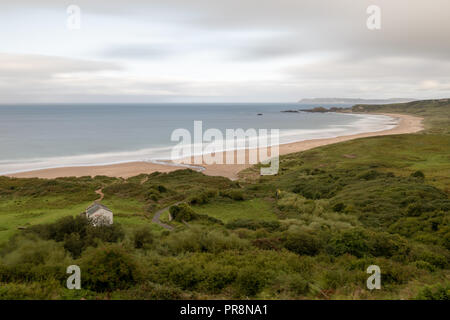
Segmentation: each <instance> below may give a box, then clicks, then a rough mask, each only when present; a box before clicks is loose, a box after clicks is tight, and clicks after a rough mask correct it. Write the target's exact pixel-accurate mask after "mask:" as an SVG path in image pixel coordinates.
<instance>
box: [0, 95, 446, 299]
mask: <svg viewBox="0 0 450 320" xmlns="http://www.w3.org/2000/svg"><path fill="white" fill-rule="evenodd" d="M353 110H354V111H357V112H372V111H373V112H392V113H393V112H397V113H409V114H415V115H420V116H423V117H424V118H425V124H426V130H425V131H424V132H421V133H418V134H407V135H395V136H380V137H372V138H363V139H357V140H352V141H348V142H344V143H339V144H334V145H329V146H324V147H320V148H316V149H312V150H308V151H305V152H300V153H295V154H289V155H285V156H283V157H281V159H280V172H279V174H278V175H276V176H264V177H258V176H257V175H255V174H254V172H255V171H256V170H258V168H257V166H256V167H254V168H250V169H248V170H246V171H245V172H243V173H242V179H241V180H240V181H230V180H228V179H226V178H222V177H209V176H205V175H203V174H201V173H198V172H194V171H192V170H179V171H175V172H171V173H155V174H151V175H140V176H137V177H133V178H130V179H126V180H124V179H114V178H107V177H95V178H89V177H84V178H65V179H56V180H41V179H10V178H5V177H0V299H8V298H10V299H11V298H14V299H17V298H22V299H49V298H52V299H55V298H57V299H58V298H59V299H80V298H86V299H106V298H117V299H192V298H197V299H230V298H241V299H247V298H251V299H253V298H256V299H441V300H442V299H449V296H450V280H449V279H450V272H449V261H450V251H449V250H450V223H449V222H450V216H449V212H450V199H449V195H450V190H449V186H450V147H449V146H450V134H449V131H448V128H449V125H448V124H449V123H450V103H449V101H448V100H439V101H422V102H414V103H408V104H398V105H397V104H394V105H386V106H355V107H354V108H353ZM255 176H256V178H255ZM99 188H102V190H103V192H104V194H105V198H104V200H103V201H102V203H104V204H105V205H107V206H109V207H110V208H111V209H112V210H113V211H114V213H115V217H114V219H115V220H114V221H115V223H114V225H113V226H112V227H97V228H94V227H92V226H91V225H90V224H89V223H86V221H84V220H83V219H81V218H76V219H73V218H70V217H72V216H78V214H79V213H80V212H81V211H83V210H84V209H85V208H86V207H87V206H88V205H89V204H90V203H92V202H93V201H94V200H95V199H97V198H98V194H96V193H95V190H98V189H99ZM175 203H181V204H179V205H177V206H174V204H175ZM169 207H172V208H171V209H170V210H172V211H171V212H172V213H173V215H174V217H175V220H174V221H171V222H169V221H168V211H166V212H165V213H164V214H163V215H162V217H161V219H162V220H163V221H165V222H167V223H170V224H171V225H172V226H173V227H174V230H171V231H169V230H165V229H163V228H161V227H159V226H158V225H156V224H155V223H152V222H151V218H152V217H153V215H154V213H155V212H156V211H158V210H160V209H162V208H169ZM175 207H176V208H175ZM61 218H62V219H61ZM19 227H25V228H20V230H19ZM70 264H77V265H80V266H81V268H82V270H83V275H84V278H83V290H81V291H77V292H73V291H69V290H67V289H65V287H64V284H65V280H66V274H65V268H66V267H67V265H70ZM371 264H376V265H378V266H380V268H381V273H382V289H381V290H375V291H369V290H367V288H366V279H367V276H368V275H367V273H366V268H367V267H368V266H369V265H371ZM98 270H103V271H101V272H100V271H98Z"/></svg>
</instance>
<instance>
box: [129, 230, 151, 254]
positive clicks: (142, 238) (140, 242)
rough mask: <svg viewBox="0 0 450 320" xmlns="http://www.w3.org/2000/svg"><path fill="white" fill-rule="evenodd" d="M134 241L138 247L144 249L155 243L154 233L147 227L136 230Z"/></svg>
mask: <svg viewBox="0 0 450 320" xmlns="http://www.w3.org/2000/svg"><path fill="white" fill-rule="evenodd" d="M133 243H134V247H135V248H136V249H142V248H145V247H146V246H148V245H150V244H152V243H153V234H152V233H151V232H150V230H149V229H148V228H147V227H143V228H141V229H138V230H136V231H135V232H134V236H133Z"/></svg>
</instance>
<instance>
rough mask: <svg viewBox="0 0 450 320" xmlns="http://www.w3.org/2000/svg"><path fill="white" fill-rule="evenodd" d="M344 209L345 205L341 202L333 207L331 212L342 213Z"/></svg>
mask: <svg viewBox="0 0 450 320" xmlns="http://www.w3.org/2000/svg"><path fill="white" fill-rule="evenodd" d="M344 209H345V204H343V203H342V202H338V203H336V204H335V205H334V206H333V211H336V212H342V211H344Z"/></svg>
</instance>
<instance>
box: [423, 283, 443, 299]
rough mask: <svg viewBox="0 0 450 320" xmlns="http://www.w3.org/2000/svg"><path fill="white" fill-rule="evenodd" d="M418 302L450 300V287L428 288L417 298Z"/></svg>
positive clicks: (438, 285) (437, 286)
mask: <svg viewBox="0 0 450 320" xmlns="http://www.w3.org/2000/svg"><path fill="white" fill-rule="evenodd" d="M416 299H417V300H450V285H448V284H446V285H442V284H437V285H434V286H426V287H424V288H423V289H422V290H420V292H419V293H418V294H417V296H416Z"/></svg>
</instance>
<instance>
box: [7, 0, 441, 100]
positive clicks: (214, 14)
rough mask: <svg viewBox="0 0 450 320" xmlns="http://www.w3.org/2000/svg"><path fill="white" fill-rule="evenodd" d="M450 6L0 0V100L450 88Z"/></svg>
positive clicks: (398, 92)
mask: <svg viewBox="0 0 450 320" xmlns="http://www.w3.org/2000/svg"><path fill="white" fill-rule="evenodd" d="M71 5H76V6H78V7H79V8H80V10H81V11H80V25H79V26H80V28H79V29H73V28H69V27H68V21H69V22H73V21H74V20H73V17H74V16H73V14H72V11H71V12H69V13H68V12H67V9H68V7H69V6H71ZM370 5H376V6H378V7H379V8H380V12H381V14H380V29H375V30H370V29H369V28H368V27H367V24H366V22H367V20H368V18H369V16H370V14H368V13H367V8H368V7H369V6H370ZM449 12H450V1H448V0H430V1H424V0H311V1H310V0H239V1H238V0H226V1H225V0H146V1H139V0H126V1H123V0H117V1H107V0H68V1H66V0H7V1H6V0H2V1H1V2H0V104H9V103H60V102H64V103H89V102H90V103H97V102H98V103H112V102H120V103H125V102H144V103H145V102H294V101H298V100H300V99H302V98H326V97H346V98H367V99H374V98H377V99H382V98H416V99H431V98H444V97H450V41H449V40H450V18H449Z"/></svg>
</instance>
